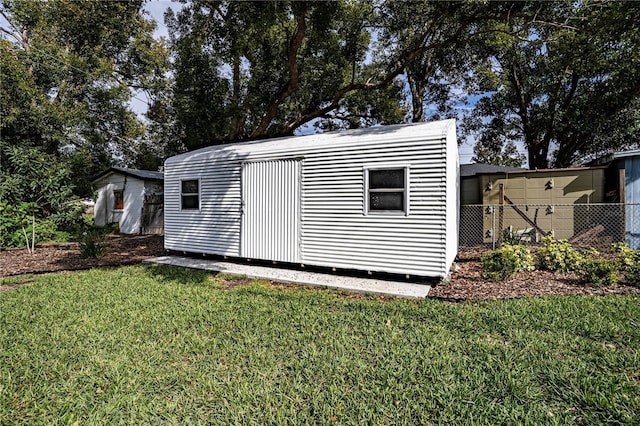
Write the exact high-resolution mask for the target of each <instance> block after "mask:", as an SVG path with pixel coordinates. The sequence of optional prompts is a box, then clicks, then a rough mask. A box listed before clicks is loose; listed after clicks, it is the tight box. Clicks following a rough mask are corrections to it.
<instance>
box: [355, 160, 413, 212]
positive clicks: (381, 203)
mask: <svg viewBox="0 0 640 426" xmlns="http://www.w3.org/2000/svg"><path fill="white" fill-rule="evenodd" d="M408 178H409V169H408V168H407V167H393V168H391V167H390V168H384V169H365V183H366V188H367V194H366V199H365V203H366V212H367V213H392V214H397V213H404V214H405V215H408V214H409V191H408V187H409V185H408V180H409V179H408Z"/></svg>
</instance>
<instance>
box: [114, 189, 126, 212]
mask: <svg viewBox="0 0 640 426" xmlns="http://www.w3.org/2000/svg"><path fill="white" fill-rule="evenodd" d="M113 209H114V210H122V209H124V193H123V192H122V191H113Z"/></svg>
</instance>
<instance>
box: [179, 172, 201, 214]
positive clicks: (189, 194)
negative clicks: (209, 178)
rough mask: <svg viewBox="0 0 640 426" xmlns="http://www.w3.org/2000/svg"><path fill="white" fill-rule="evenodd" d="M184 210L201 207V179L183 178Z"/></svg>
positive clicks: (182, 196) (181, 195)
mask: <svg viewBox="0 0 640 426" xmlns="http://www.w3.org/2000/svg"><path fill="white" fill-rule="evenodd" d="M180 199H181V206H182V210H199V209H200V181H199V180H198V179H191V180H183V181H182V182H181V186H180Z"/></svg>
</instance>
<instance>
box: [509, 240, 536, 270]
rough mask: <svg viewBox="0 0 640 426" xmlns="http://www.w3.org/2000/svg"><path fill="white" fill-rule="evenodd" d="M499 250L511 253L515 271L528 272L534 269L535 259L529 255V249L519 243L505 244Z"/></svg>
mask: <svg viewBox="0 0 640 426" xmlns="http://www.w3.org/2000/svg"><path fill="white" fill-rule="evenodd" d="M500 250H502V251H504V252H507V253H512V254H513V256H515V258H516V272H528V271H533V270H534V269H536V267H535V259H534V258H533V256H532V255H531V251H530V250H529V249H528V248H527V247H525V246H523V245H520V244H516V245H509V244H505V245H504V246H503V247H502V248H501V249H500Z"/></svg>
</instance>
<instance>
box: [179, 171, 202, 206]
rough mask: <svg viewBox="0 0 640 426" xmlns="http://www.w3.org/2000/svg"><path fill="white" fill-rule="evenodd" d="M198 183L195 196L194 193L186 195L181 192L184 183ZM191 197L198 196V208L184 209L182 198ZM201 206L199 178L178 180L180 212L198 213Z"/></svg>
mask: <svg viewBox="0 0 640 426" xmlns="http://www.w3.org/2000/svg"><path fill="white" fill-rule="evenodd" d="M192 180H195V181H198V193H197V194H196V193H195V192H187V193H183V192H182V183H183V182H186V181H192ZM193 195H197V196H198V207H196V208H184V207H183V204H182V197H183V196H187V197H188V196H193ZM201 205H202V187H201V182H200V178H184V179H180V210H181V211H200V207H201Z"/></svg>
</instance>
